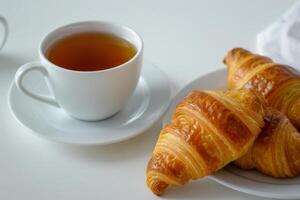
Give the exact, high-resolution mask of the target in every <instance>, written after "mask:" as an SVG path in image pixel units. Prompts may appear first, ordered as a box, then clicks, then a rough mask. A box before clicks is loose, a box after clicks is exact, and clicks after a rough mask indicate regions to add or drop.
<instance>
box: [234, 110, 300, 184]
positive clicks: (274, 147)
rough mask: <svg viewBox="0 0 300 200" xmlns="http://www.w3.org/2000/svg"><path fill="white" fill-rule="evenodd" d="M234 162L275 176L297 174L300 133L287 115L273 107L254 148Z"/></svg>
mask: <svg viewBox="0 0 300 200" xmlns="http://www.w3.org/2000/svg"><path fill="white" fill-rule="evenodd" d="M235 164H236V165H238V166H239V167H241V168H243V169H253V168H255V169H257V170H258V171H260V172H262V173H264V174H266V175H269V176H273V177H280V178H284V177H292V176H296V175H298V174H299V173H300V134H299V133H298V131H297V129H296V128H295V127H294V126H293V125H292V124H291V122H290V121H289V120H288V118H287V117H286V116H285V115H283V114H282V113H280V112H279V111H276V110H273V109H270V110H269V111H268V112H267V115H266V117H265V126H264V128H263V130H262V132H261V133H260V134H259V136H258V137H257V139H256V140H255V142H254V144H253V146H252V148H251V150H249V152H248V153H247V154H246V155H244V156H243V157H241V158H240V159H238V160H236V161H235Z"/></svg>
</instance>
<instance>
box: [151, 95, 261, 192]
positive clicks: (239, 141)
mask: <svg viewBox="0 0 300 200" xmlns="http://www.w3.org/2000/svg"><path fill="white" fill-rule="evenodd" d="M263 104H264V103H263V101H262V99H261V98H259V97H257V96H256V95H255V94H254V93H253V92H251V91H250V90H233V91H227V92H222V91H193V92H191V93H190V94H189V95H188V96H187V97H185V98H184V99H183V101H182V102H180V103H179V104H178V105H177V107H176V110H175V111H174V113H173V117H172V120H171V122H170V123H169V124H167V125H166V126H165V127H164V128H163V129H162V131H161V133H160V136H159V138H158V141H157V143H156V146H155V149H154V151H153V154H152V157H151V159H150V161H149V163H148V166H147V185H148V187H149V188H150V189H151V190H152V192H153V193H155V194H157V195H160V194H162V193H163V192H164V190H165V189H166V188H167V186H168V185H182V184H185V183H186V182H188V181H189V180H191V179H193V180H195V179H198V178H201V177H204V176H206V175H209V174H211V173H213V172H215V171H217V170H219V169H221V168H222V167H224V166H225V165H226V164H228V163H229V162H231V161H233V160H235V159H237V158H239V157H241V156H242V155H244V154H245V153H246V152H248V150H249V149H250V148H251V146H252V144H253V142H254V140H255V139H256V137H257V135H258V134H259V132H260V131H261V127H263V125H264V121H263V116H264V109H263Z"/></svg>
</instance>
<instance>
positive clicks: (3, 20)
mask: <svg viewBox="0 0 300 200" xmlns="http://www.w3.org/2000/svg"><path fill="white" fill-rule="evenodd" d="M0 23H1V24H2V26H3V28H4V31H3V38H2V40H1V41H0V50H1V49H2V48H3V47H4V45H5V43H6V40H7V37H8V23H7V21H6V19H5V18H4V17H2V16H0Z"/></svg>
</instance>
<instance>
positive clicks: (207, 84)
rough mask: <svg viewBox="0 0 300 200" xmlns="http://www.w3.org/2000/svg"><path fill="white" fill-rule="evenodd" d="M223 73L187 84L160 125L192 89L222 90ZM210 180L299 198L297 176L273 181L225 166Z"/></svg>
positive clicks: (261, 193)
mask: <svg viewBox="0 0 300 200" xmlns="http://www.w3.org/2000/svg"><path fill="white" fill-rule="evenodd" d="M226 77H227V72H226V70H225V69H222V70H218V71H215V72H212V73H209V74H207V75H204V76H201V77H199V78H197V79H196V80H194V81H192V82H190V83H189V84H188V85H187V86H185V87H184V88H183V89H181V90H180V91H179V93H178V94H177V95H176V96H175V97H174V98H173V100H172V102H171V104H170V106H169V109H168V111H167V113H166V115H165V117H164V119H163V124H166V123H167V122H169V121H170V119H171V115H172V112H173V110H174V108H175V106H176V105H177V103H179V101H181V100H182V98H183V97H184V96H186V95H187V94H188V93H189V92H190V91H191V90H193V89H202V90H211V89H225V88H226ZM210 178H211V179H213V180H215V181H217V182H219V183H221V184H223V185H225V186H227V187H229V188H232V189H234V190H238V191H240V192H245V193H248V194H252V195H256V196H261V197H269V198H278V199H299V198H300V177H299V176H298V177H295V178H288V179H275V178H271V177H268V176H265V175H263V174H261V173H259V172H257V171H255V170H242V169H239V168H237V167H235V166H233V165H228V166H227V167H225V168H224V169H222V170H220V171H219V172H217V173H216V174H214V175H212V176H210Z"/></svg>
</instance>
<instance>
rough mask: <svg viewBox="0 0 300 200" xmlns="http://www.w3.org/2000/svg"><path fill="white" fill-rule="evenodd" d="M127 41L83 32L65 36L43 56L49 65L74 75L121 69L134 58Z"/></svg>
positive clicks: (133, 50) (131, 48) (110, 35)
mask: <svg viewBox="0 0 300 200" xmlns="http://www.w3.org/2000/svg"><path fill="white" fill-rule="evenodd" d="M136 51H137V50H136V48H135V46H134V45H133V44H131V43H130V42H129V41H127V40H125V39H123V38H120V37H118V36H115V35H112V34H107V33H101V32H86V33H78V34H74V35H70V36H67V37H65V38H62V39H60V40H58V41H56V42H55V43H54V44H52V45H51V46H50V47H49V49H48V50H47V52H46V56H47V58H48V60H49V61H51V62H52V63H54V64H55V65H58V66H60V67H63V68H66V69H70V70H76V71H98V70H105V69H109V68H113V67H116V66H118V65H121V64H123V63H125V62H127V61H128V60H130V59H131V58H132V57H133V56H134V55H135V54H136Z"/></svg>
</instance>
